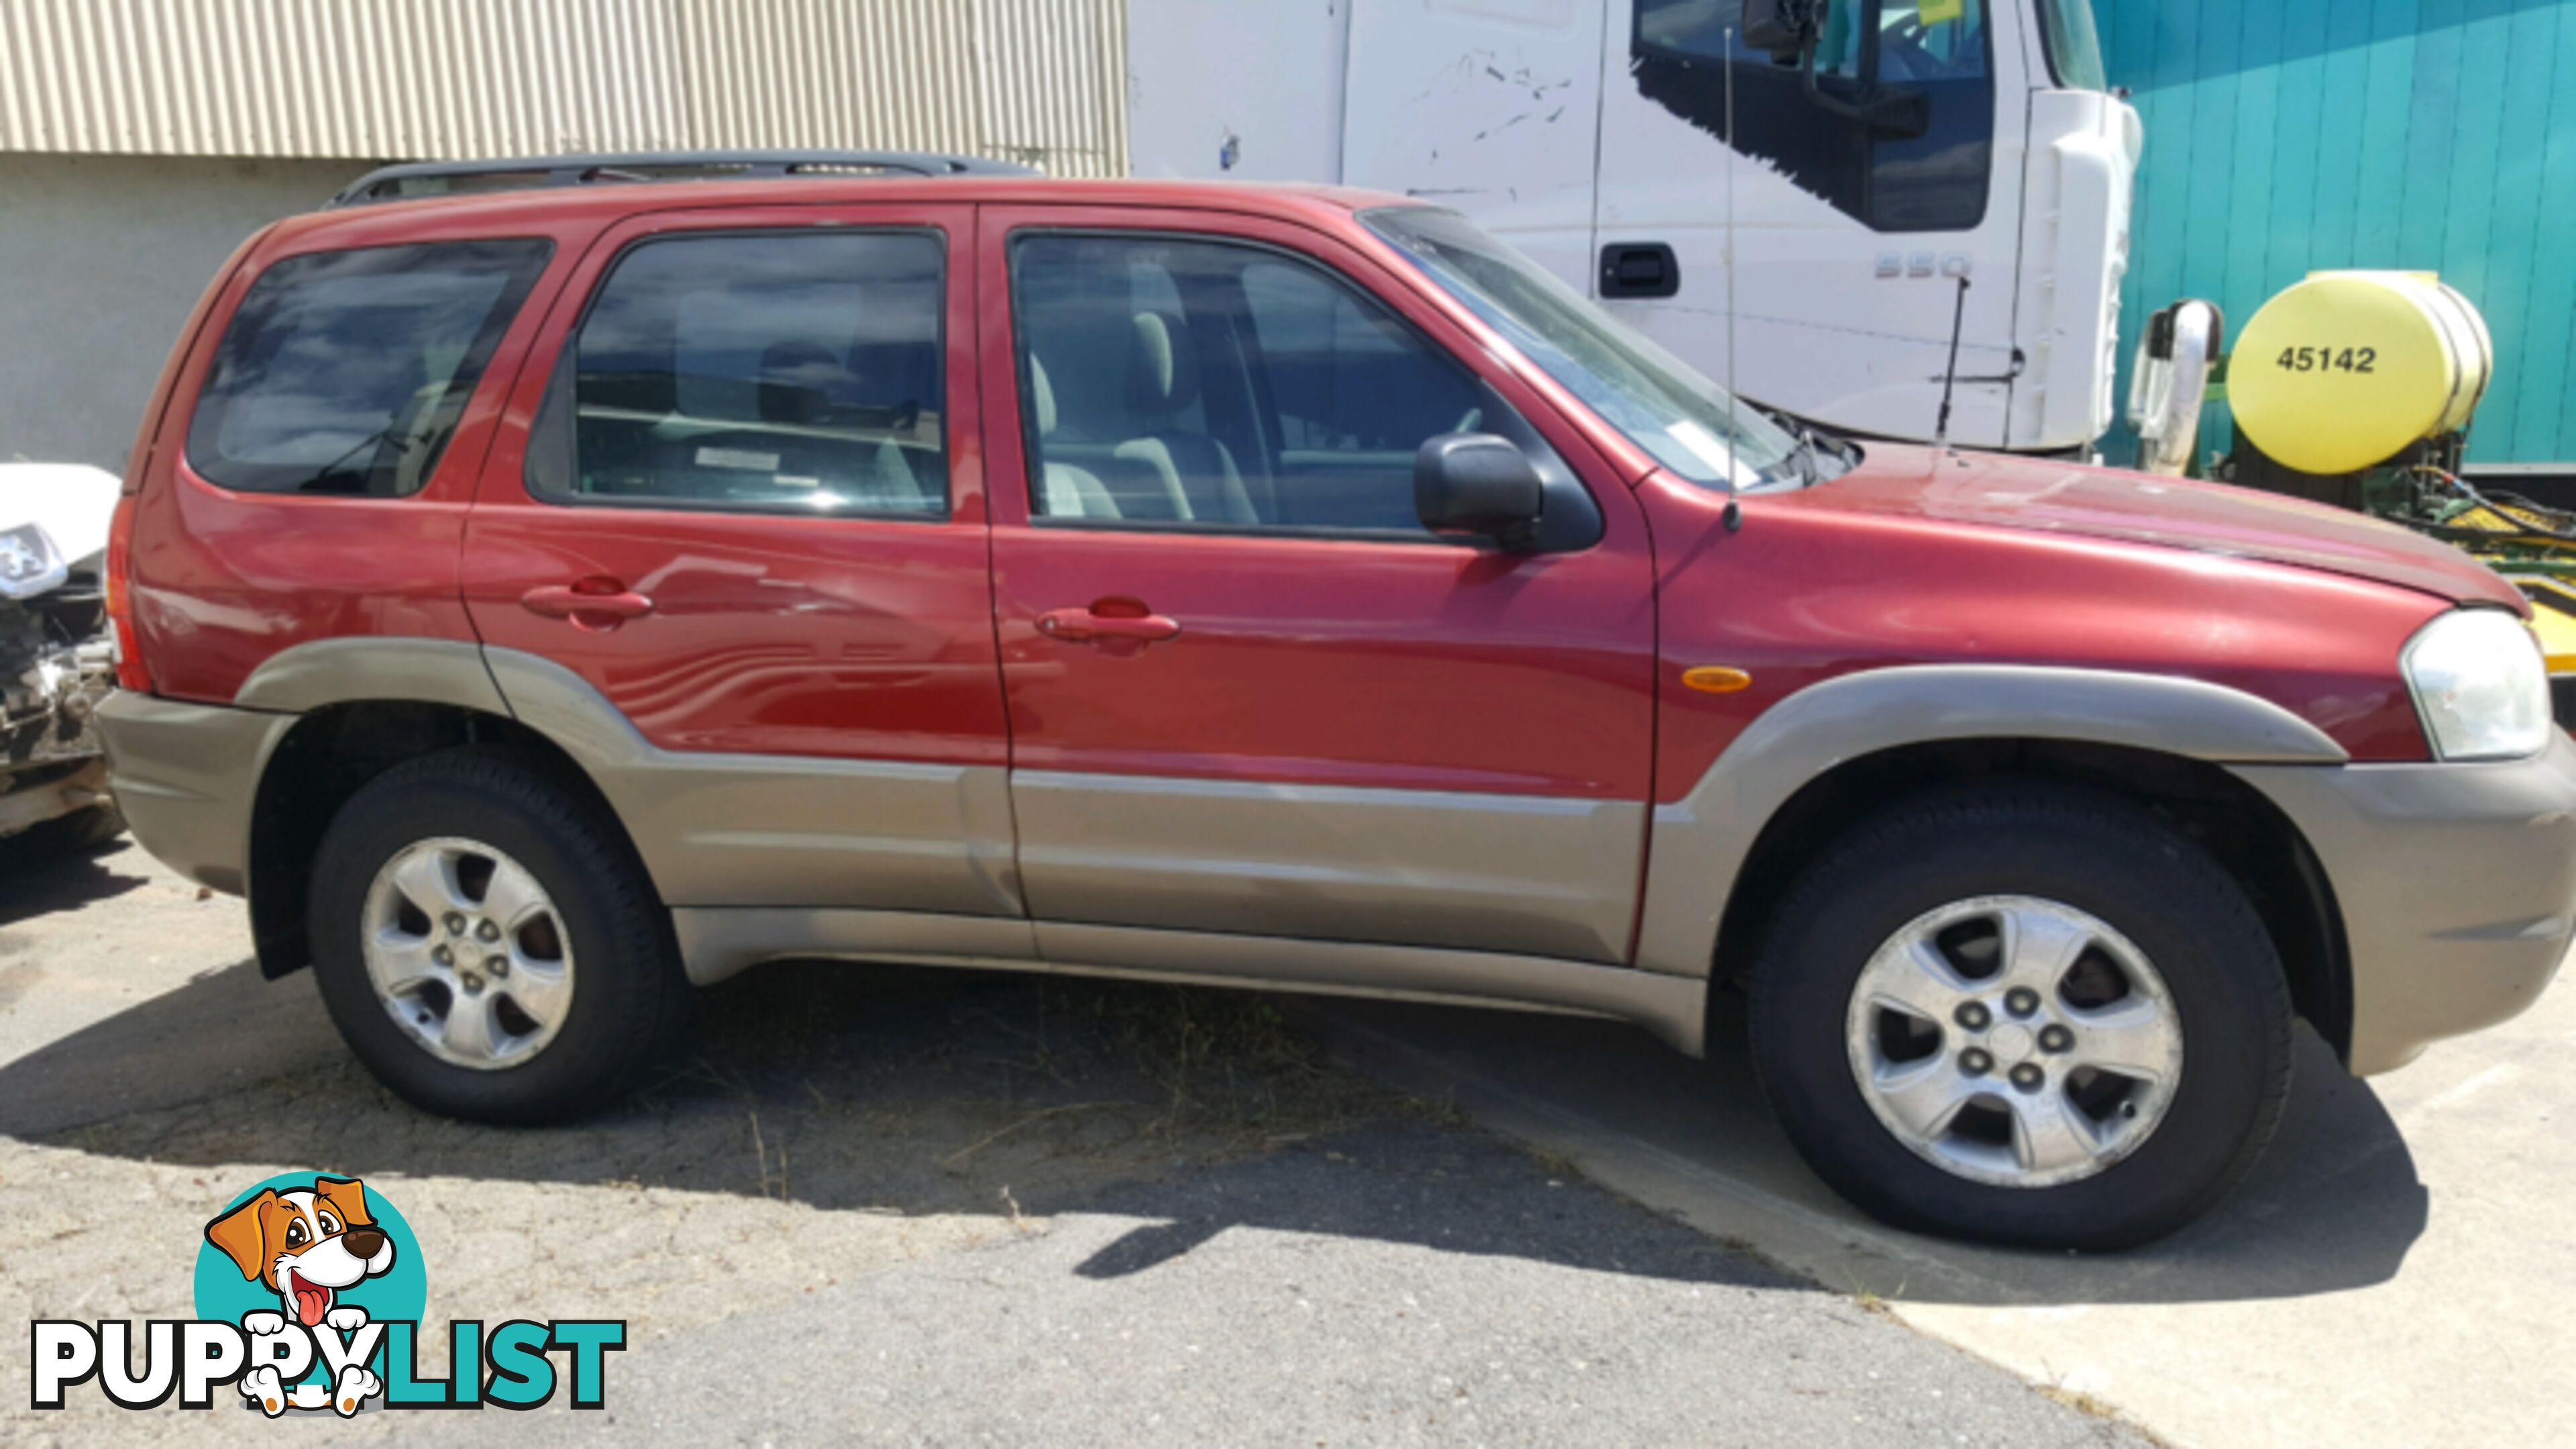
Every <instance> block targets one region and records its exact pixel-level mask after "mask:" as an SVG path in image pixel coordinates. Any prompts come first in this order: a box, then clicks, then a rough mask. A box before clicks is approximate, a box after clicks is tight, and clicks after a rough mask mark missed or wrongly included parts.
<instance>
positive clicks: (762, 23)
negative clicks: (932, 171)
mask: <svg viewBox="0 0 2576 1449" xmlns="http://www.w3.org/2000/svg"><path fill="white" fill-rule="evenodd" d="M1124 13H1125V5H1124V0H0V150H9V151H59V152H90V153H100V152H106V153H141V154H160V155H186V156H314V157H348V158H362V159H378V158H443V157H462V156H494V155H511V154H528V153H540V152H549V151H608V150H642V149H656V148H674V147H728V146H816V147H822V146H849V147H902V148H911V149H921V150H938V151H956V152H966V153H971V154H976V155H985V156H995V157H1000V158H1003V159H1007V160H1015V161H1026V162H1030V163H1032V164H1035V165H1038V166H1041V167H1043V168H1045V169H1046V170H1048V171H1050V172H1053V173H1055V174H1057V175H1060V176H1101V175H1115V174H1118V173H1120V172H1122V171H1124V170H1125V169H1126V161H1127V136H1126V104H1125V72H1126V36H1125V30H1124V18H1123V17H1124Z"/></svg>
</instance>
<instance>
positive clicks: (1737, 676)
mask: <svg viewBox="0 0 2576 1449" xmlns="http://www.w3.org/2000/svg"><path fill="white" fill-rule="evenodd" d="M1752 683H1753V676H1752V675H1750V674H1747V673H1745V672H1744V671H1743V670H1741V669H1729V668H1727V667H1726V666H1725V665H1723V664H1703V665H1701V666H1699V667H1698V668H1696V669H1685V670H1683V671H1682V687H1683V688H1685V689H1696V690H1698V691H1699V692H1700V693H1702V694H1733V693H1735V692H1736V691H1737V690H1739V689H1744V688H1747V687H1749V686H1751V685H1752Z"/></svg>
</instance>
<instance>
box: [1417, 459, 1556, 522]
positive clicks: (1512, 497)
mask: <svg viewBox="0 0 2576 1449" xmlns="http://www.w3.org/2000/svg"><path fill="white" fill-rule="evenodd" d="M1546 499H1547V490H1546V488H1545V487H1544V486H1543V485H1542V484H1541V483H1540V481H1539V476H1538V466H1537V465H1536V464H1534V463H1532V462H1530V460H1529V455H1528V454H1526V453H1523V452H1522V451H1521V450H1520V449H1519V448H1518V447H1516V446H1514V445H1513V443H1512V442H1511V440H1510V439H1508V438H1501V437H1497V436H1495V435H1494V434H1492V433H1442V434H1440V435H1439V436H1438V437H1435V438H1432V439H1430V440H1428V441H1426V442H1424V443H1423V445H1422V450H1421V451H1420V452H1418V453H1416V454H1414V455H1413V511H1414V513H1415V514H1417V515H1419V516H1420V518H1421V519H1422V526H1423V527H1425V528H1427V529H1430V530H1431V531H1432V532H1433V533H1472V534H1481V535H1483V536H1484V537H1487V538H1490V539H1493V540H1494V541H1495V542H1497V543H1499V544H1501V545H1502V546H1503V547H1505V548H1512V549H1519V548H1527V547H1529V546H1530V545H1531V544H1532V543H1533V542H1534V541H1535V540H1536V537H1537V534H1538V517H1539V511H1540V509H1541V508H1543V507H1544V506H1545V504H1546Z"/></svg>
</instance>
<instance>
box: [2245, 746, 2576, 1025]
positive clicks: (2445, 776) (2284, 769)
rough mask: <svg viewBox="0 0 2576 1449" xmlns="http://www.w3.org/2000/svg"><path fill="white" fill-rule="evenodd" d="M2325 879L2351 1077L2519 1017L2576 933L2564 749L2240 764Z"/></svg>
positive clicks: (2575, 807) (2574, 819)
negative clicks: (2506, 756) (2345, 995)
mask: <svg viewBox="0 0 2576 1449" xmlns="http://www.w3.org/2000/svg"><path fill="white" fill-rule="evenodd" d="M2235 773H2236V774H2237V775H2238V776H2239V777H2240V778H2242V779H2243V780H2245V781H2246V782H2247V783H2249V784H2251V785H2252V786H2254V788H2256V789H2258V790H2260V791H2262V792H2263V794H2264V795H2265V796H2266V797H2268V798H2269V799H2270V800H2271V801H2272V803H2273V804H2275V805H2277V806H2279V807H2280V808H2281V811H2282V813H2283V814H2285V815H2287V816H2289V818H2290V821H2291V823H2293V824H2294V825H2296V826H2297V827H2298V828H2299V831H2300V833H2301V834H2303V835H2305V836H2306V837H2307V841H2308V844H2309V846H2310V847H2311V848H2312V849H2314V850H2315V851H2316V855H2317V860H2318V862H2319V863H2320V864H2321V865H2322V866H2324V868H2325V873H2326V879H2327V881H2328V883H2329V884H2330V885H2331V886H2332V888H2333V891H2334V897H2335V902H2336V904H2337V905H2338V906H2339V907H2340V908H2341V910H2342V913H2343V928H2344V937H2345V944H2346V947H2347V950H2348V951H2349V953H2350V960H2351V964H2352V1041H2351V1046H2350V1049H2349V1050H2348V1051H2347V1052H2346V1053H2345V1057H2344V1061H2345V1065H2347V1066H2348V1067H2350V1068H2351V1069H2352V1071H2353V1073H2354V1074H2355V1075H2357V1076H2367V1075H2369V1074H2371V1073H2373V1072H2384V1071H2389V1070H2391V1069H2393V1068H2396V1067H2401V1066H2404V1065H2405V1064H2406V1063H2408V1062H2410V1061H2412V1060H2414V1059H2415V1056H2416V1054H2417V1053H2419V1052H2421V1051H2423V1050H2424V1048H2425V1047H2427V1046H2429V1045H2431V1044H2432V1043H2434V1042H2437V1041H2440V1040H2441V1039H2442V1038H2444V1037H2451V1036H2458V1035H2460V1034H2462V1033H2464V1032H2471V1031H2476V1030H2477V1029H2479V1028H2480V1027H2486V1026H2493V1025H2494V1024H2496V1023H2497V1022H2500V1021H2504V1020H2506V1019H2508V1018H2510V1017H2512V1016H2514V1015H2516V1014H2518V1013H2520V1012H2521V1011H2522V1010H2523V1009H2524V1008H2526V1007H2528V1006H2530V1005H2531V1003H2532V1002H2533V1001H2534V1000H2536V999H2537V998H2538V997H2539V995H2540V992H2541V989H2542V988H2543V987H2545V986H2547V985H2548V984H2549V980H2550V978H2551V977H2552V976H2554V975H2556V974H2557V972H2558V963H2559V961H2560V960H2561V959H2562V958H2563V957H2564V956H2566V954H2567V949H2568V943H2569V940H2570V938H2571V936H2576V744H2570V743H2569V741H2568V738H2567V737H2566V736H2565V735H2563V734H2560V733H2558V732H2556V731H2552V732H2551V734H2550V743H2549V747H2548V748H2547V749H2545V750H2543V751H2542V752H2541V753H2540V754H2538V755H2536V756H2534V757H2532V758H2531V759H2528V760H2514V761H2506V762H2502V763H2495V764H2429V765H2339V766H2302V765H2260V766H2256V765H2245V766H2237V767H2235Z"/></svg>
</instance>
